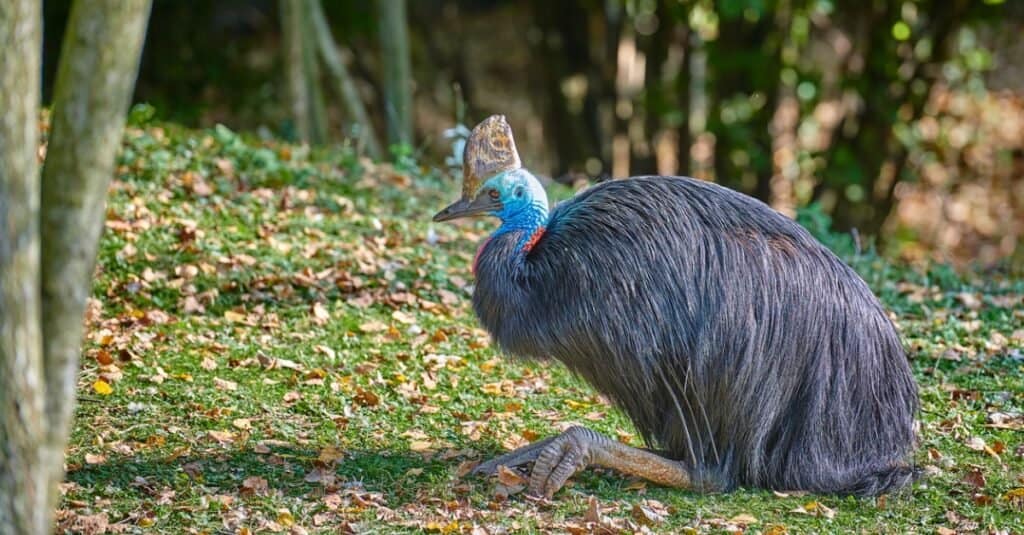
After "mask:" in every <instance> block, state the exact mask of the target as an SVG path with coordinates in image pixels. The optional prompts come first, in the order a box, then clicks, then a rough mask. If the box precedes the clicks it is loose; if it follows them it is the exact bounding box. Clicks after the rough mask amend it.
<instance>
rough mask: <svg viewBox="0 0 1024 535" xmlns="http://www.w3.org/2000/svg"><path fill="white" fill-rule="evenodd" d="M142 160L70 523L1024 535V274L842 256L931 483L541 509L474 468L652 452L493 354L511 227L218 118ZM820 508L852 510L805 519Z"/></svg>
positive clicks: (584, 391)
mask: <svg viewBox="0 0 1024 535" xmlns="http://www.w3.org/2000/svg"><path fill="white" fill-rule="evenodd" d="M125 148H126V150H125V151H124V155H123V157H122V161H121V163H120V167H119V171H118V178H117V180H116V182H115V184H114V187H113V188H112V193H111V196H110V200H109V207H108V216H107V227H108V228H107V231H106V232H105V234H104V237H103V240H102V243H101V247H100V259H99V265H98V267H97V275H96V280H95V288H94V290H95V297H96V299H95V302H94V303H93V306H92V308H91V312H90V318H89V327H88V339H87V343H86V352H85V359H84V362H83V367H82V374H81V380H80V388H79V395H80V403H79V406H78V412H77V418H76V421H75V428H74V432H73V436H72V443H71V445H70V447H69V450H68V453H69V457H68V478H67V481H68V482H67V483H66V484H65V486H64V489H63V492H64V499H63V503H62V510H61V513H60V518H61V521H62V526H63V527H64V528H65V529H67V530H70V531H85V532H88V531H89V530H90V529H93V530H94V532H96V530H97V529H98V528H96V526H98V525H99V526H102V525H103V523H104V522H107V523H109V524H110V525H109V526H108V528H107V529H110V530H119V531H127V532H143V533H186V532H192V533H246V532H253V533H255V532H267V531H269V532H274V531H282V532H286V531H289V530H292V531H295V532H302V531H303V530H305V531H308V532H324V533H336V532H339V531H357V532H360V531H369V532H375V533H378V532H419V531H434V532H445V533H455V532H459V533H499V532H502V531H503V530H504V531H505V532H533V531H549V530H550V531H554V532H565V531H574V530H575V532H587V531H588V530H589V529H590V528H593V527H594V526H589V528H588V527H587V526H586V525H585V522H586V520H585V515H586V513H587V510H588V508H589V507H590V502H591V499H594V500H596V504H598V506H599V508H600V510H601V514H602V517H603V519H604V520H603V521H604V524H605V526H606V527H607V528H609V530H610V531H612V532H614V531H617V530H619V529H622V530H625V531H636V530H640V529H641V522H640V521H639V520H638V519H637V517H635V516H634V510H637V511H639V509H640V506H646V507H648V509H650V510H654V511H660V512H662V513H664V518H663V519H658V520H656V521H655V522H654V523H653V524H651V525H650V526H648V527H645V528H643V529H649V530H651V531H654V532H699V533H715V532H726V531H734V530H737V529H743V530H745V531H746V532H749V533H754V532H764V533H783V532H789V533H805V532H806V533H811V532H814V533H820V532H833V533H848V532H854V531H858V532H859V531H866V532H888V533H906V532H918V533H934V532H937V531H939V530H941V529H950V530H955V531H958V532H964V531H982V532H990V531H996V530H1000V529H1001V530H1007V531H1009V532H1021V531H1024V520H1022V518H1024V513H1022V511H1021V507H1022V502H1024V497H1022V498H1021V501H1018V502H1016V503H1014V502H1013V501H1012V500H1010V499H1009V498H1008V497H1007V495H1008V493H1011V492H1012V491H1013V490H1014V489H1019V488H1021V487H1024V459H1022V458H1024V441H1022V434H1024V433H1022V431H1021V423H1022V420H1021V413H1022V412H1024V340H1022V339H1024V332H1021V331H1019V329H1021V328H1022V325H1024V302H1022V299H1024V283H1022V282H1021V281H1013V280H1005V279H1002V278H1000V277H998V276H992V277H986V276H983V275H973V274H968V275H961V274H957V273H955V272H953V271H951V270H949V269H947V268H944V267H942V266H934V267H931V268H929V269H911V268H908V267H901V266H898V265H894V264H892V263H890V262H887V261H884V260H882V259H880V258H878V257H876V256H873V255H861V256H852V253H851V256H850V261H851V262H852V263H853V264H854V265H855V266H856V267H857V269H858V270H859V271H860V272H861V273H862V274H863V275H864V276H865V278H866V279H867V280H868V282H869V283H870V284H871V285H872V287H873V288H874V289H875V291H876V292H877V293H878V295H879V296H880V297H881V298H882V299H883V300H884V301H885V303H886V305H887V307H888V309H889V310H891V311H892V312H893V314H894V315H895V317H896V318H897V321H898V323H899V325H900V327H901V329H902V331H903V334H904V337H905V340H906V343H907V345H908V347H909V349H910V354H911V355H912V357H913V367H914V370H915V372H916V375H917V378H918V379H919V381H920V386H921V395H922V399H923V403H924V410H923V412H922V414H921V417H922V422H921V435H922V442H923V443H922V445H921V448H920V450H919V452H918V454H917V460H918V462H919V463H920V464H921V465H922V466H923V467H925V469H926V470H927V472H928V477H927V478H926V479H925V480H924V481H923V482H922V483H921V484H919V485H917V486H915V488H914V489H913V492H912V493H911V494H909V495H906V496H892V497H887V498H885V499H883V500H868V499H853V498H836V497H831V496H824V497H812V496H789V497H780V496H777V495H775V494H773V493H771V492H765V491H757V490H741V491H738V492H734V493H731V494H726V495H708V496H702V495H698V494H694V493H690V492H684V491H679V490H672V489H663V488H657V487H653V486H645V485H638V484H637V483H636V482H635V481H629V480H626V479H623V478H620V477H618V476H616V475H614V474H611V473H607V472H600V471H593V470H591V471H587V472H585V473H583V474H580V475H579V476H577V477H576V478H574V480H573V482H572V483H571V484H570V485H569V486H568V487H567V488H566V490H563V491H562V492H560V493H559V494H558V495H556V497H555V499H554V500H553V502H552V503H550V504H537V503H534V502H532V501H530V500H527V499H525V498H524V497H523V495H522V494H515V495H513V496H511V497H508V498H503V497H502V496H500V495H496V482H495V481H490V480H482V479H476V478H465V479H463V478H459V477H458V472H459V469H460V466H462V465H463V463H464V462H467V461H472V460H479V459H482V458H485V457H489V456H493V455H495V454H497V453H500V452H502V451H505V449H506V448H509V447H512V446H515V445H518V444H521V443H525V442H526V441H528V440H530V439H534V438H536V437H542V436H546V435H549V434H552V433H556V432H557V431H558V430H559V429H561V428H563V427H564V426H567V425H569V424H570V423H581V424H584V425H587V426H590V427H592V428H595V429H597V430H599V431H602V432H604V433H607V434H610V435H612V436H616V435H618V436H622V437H624V438H628V439H629V440H632V441H633V442H634V443H637V438H636V437H635V433H634V431H633V430H632V428H631V426H630V424H629V422H628V421H627V420H626V419H625V418H624V417H623V416H622V415H621V414H619V413H617V412H616V411H615V410H614V409H612V408H610V407H608V406H606V405H605V404H603V403H602V401H601V400H600V399H598V398H597V397H596V396H595V395H594V393H593V391H592V390H591V389H590V388H589V387H588V386H587V385H586V384H584V383H582V382H581V381H580V380H578V379H575V378H573V377H572V376H571V375H570V374H568V373H567V372H566V371H565V370H564V369H563V368H562V367H561V366H559V365H557V364H555V363H552V364H549V365H546V364H536V363H521V362H515V361H511V360H507V359H504V358H502V357H501V356H500V355H499V354H498V353H497V351H496V350H495V349H494V348H492V347H490V345H489V343H488V340H487V336H486V334H485V333H484V332H483V331H481V330H480V329H479V328H478V327H477V326H476V324H475V319H474V317H473V314H472V311H471V310H470V309H469V307H468V299H469V295H470V293H469V292H470V290H469V287H470V285H471V284H472V277H471V275H470V273H469V269H468V265H469V262H470V260H471V257H472V255H473V252H474V250H475V247H476V245H477V243H478V242H479V240H480V239H481V238H482V237H483V236H484V235H485V233H486V232H487V229H489V228H491V226H492V224H493V223H492V222H476V223H473V224H469V225H460V226H452V225H438V226H432V225H431V223H430V222H429V217H430V215H431V214H432V213H433V212H434V211H436V210H437V209H438V208H439V207H440V206H442V205H443V204H444V203H445V201H447V200H449V197H450V196H451V195H452V194H453V192H454V191H456V190H457V187H456V186H455V185H454V184H452V183H450V181H448V180H447V179H443V178H441V177H440V176H438V175H436V174H434V173H432V172H429V171H425V170H421V169H417V168H415V167H414V166H413V165H412V164H410V163H406V164H404V165H403V168H402V169H397V170H396V169H394V168H392V167H388V166H375V165H372V164H369V163H367V162H360V161H359V160H358V159H357V158H355V157H354V156H353V155H352V154H351V152H350V151H348V150H347V149H346V148H345V147H340V148H337V149H332V150H324V151H319V150H317V151H313V152H312V153H306V152H304V151H303V150H302V149H300V148H297V147H292V146H287V145H278V144H274V143H262V142H258V141H253V140H247V139H244V138H243V137H240V136H238V135H236V134H234V133H232V132H230V131H228V130H226V129H217V130H213V131H207V132H190V131H180V130H178V129H176V128H174V127H170V126H168V127H149V128H146V129H140V128H133V129H130V130H129V132H128V134H127V135H126V141H125ZM566 194H567V192H565V191H559V192H558V193H557V195H559V196H564V195H566ZM823 237H824V238H825V239H826V240H832V241H830V245H832V246H833V247H835V248H836V249H837V250H842V249H843V248H844V247H845V245H844V244H843V242H842V240H841V239H839V238H835V237H828V236H823ZM1015 333H1016V334H1015ZM101 379H102V380H103V381H104V382H105V383H107V384H110V385H111V387H112V392H111V393H109V394H102V393H100V392H99V391H98V390H103V387H104V385H103V384H97V380H101ZM97 387H99V389H97ZM1000 415H1002V416H1000ZM1000 418H1002V420H1000ZM999 421H1002V422H1003V428H1000V427H993V426H992V425H990V424H991V423H992V422H999ZM631 435H632V436H631ZM983 446H987V447H988V451H987V452H986V451H985V450H984V449H981V450H980V451H978V448H983ZM972 448H973V449H972ZM972 474H973V475H972ZM978 474H980V475H981V476H982V477H983V479H984V481H983V482H982V481H981V478H979V477H978ZM591 497H593V498H591ZM808 502H819V503H820V504H822V505H824V506H826V507H827V508H828V509H829V510H831V511H832V512H834V514H831V513H830V514H824V513H825V512H826V510H824V509H818V510H816V511H812V512H814V513H816V514H804V513H801V512H794V510H795V509H798V508H800V507H802V506H806V505H807V504H808ZM810 509H814V508H813V507H810ZM299 527H301V528H302V529H299ZM474 529H476V531H474Z"/></svg>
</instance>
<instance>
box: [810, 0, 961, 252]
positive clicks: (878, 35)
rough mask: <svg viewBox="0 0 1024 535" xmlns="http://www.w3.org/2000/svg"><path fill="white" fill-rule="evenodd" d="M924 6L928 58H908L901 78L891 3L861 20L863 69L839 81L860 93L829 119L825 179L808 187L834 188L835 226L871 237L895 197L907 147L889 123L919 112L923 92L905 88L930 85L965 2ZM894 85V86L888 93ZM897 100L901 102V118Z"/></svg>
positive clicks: (895, 8) (911, 119)
mask: <svg viewBox="0 0 1024 535" xmlns="http://www.w3.org/2000/svg"><path fill="white" fill-rule="evenodd" d="M929 7H930V9H926V10H925V12H927V13H929V16H930V21H929V24H928V25H926V26H925V27H924V28H922V29H921V30H919V31H920V35H922V39H923V38H927V39H928V40H929V41H930V42H931V50H932V52H931V55H930V57H925V58H923V59H919V60H917V61H916V63H914V64H913V68H912V70H911V72H910V75H909V76H907V77H906V79H905V80H899V79H898V78H897V76H895V73H894V67H893V65H892V64H891V61H892V58H893V57H896V51H895V49H896V46H897V45H896V44H895V43H894V41H893V40H892V38H891V36H890V31H891V30H890V28H891V27H892V25H893V24H894V23H895V21H897V20H900V17H901V12H900V9H899V7H898V5H890V4H881V5H880V6H879V8H878V9H876V10H874V11H873V12H872V13H871V15H870V17H871V18H870V19H869V20H867V21H865V24H867V31H866V32H865V34H866V37H865V38H864V39H863V42H862V43H859V45H860V46H861V50H862V54H864V56H865V62H864V63H865V66H864V70H863V72H858V73H849V74H848V75H847V78H848V79H847V81H846V83H847V84H848V85H849V86H850V87H851V88H852V89H853V90H855V91H857V93H858V94H859V95H860V97H861V100H862V105H861V106H860V108H859V109H858V110H857V111H856V112H854V113H853V114H850V115H847V116H846V117H844V118H843V119H842V121H841V122H840V124H839V125H837V126H836V128H835V133H834V134H833V137H832V141H831V144H830V146H829V147H828V148H827V149H826V157H825V162H826V168H825V169H824V170H823V172H822V173H821V175H822V176H823V177H825V179H824V180H823V181H822V183H821V184H820V185H819V186H818V187H817V188H816V190H815V198H816V199H817V198H820V197H821V196H822V195H823V194H824V193H825V192H826V191H828V190H830V189H831V190H832V191H833V192H834V194H835V195H836V204H835V207H834V209H833V211H832V221H833V226H834V227H835V228H836V229H837V230H842V231H846V230H850V229H854V228H856V229H858V230H859V231H860V232H861V233H862V234H866V235H872V236H875V235H877V234H878V232H879V231H880V230H881V228H882V225H883V224H884V223H885V220H886V219H887V218H888V216H889V212H891V211H892V208H893V206H894V204H895V198H894V195H895V190H896V185H897V184H898V183H899V181H900V178H901V175H902V173H903V170H904V169H905V167H906V163H907V160H908V157H909V154H908V152H907V148H906V147H905V146H903V144H902V143H900V141H899V140H898V139H896V135H895V131H894V129H893V126H894V125H895V124H896V123H898V122H905V123H913V122H914V121H916V120H918V119H919V118H920V117H921V113H922V112H923V110H924V106H925V104H926V102H927V100H928V96H929V94H930V91H925V92H923V93H916V94H915V93H913V92H912V91H911V90H910V89H911V87H912V85H913V84H914V82H925V84H926V85H927V87H929V88H931V87H932V86H933V85H934V84H935V82H936V79H937V77H938V75H939V71H940V66H941V65H942V64H943V63H945V61H946V58H947V57H948V55H949V52H950V41H951V39H952V38H953V37H954V35H955V32H956V29H957V28H958V27H959V25H960V24H961V23H962V21H963V19H964V15H965V13H966V11H967V10H968V8H969V7H970V3H969V2H968V1H967V0H956V1H954V2H948V3H943V4H942V5H941V6H938V5H932V6H929ZM925 36H926V37H925ZM894 86H895V87H897V88H899V92H893V90H892V88H893V87H894ZM901 107H906V109H905V110H904V117H903V118H900V115H901V113H900V108H901ZM886 164H891V170H889V171H888V172H887V173H886V176H885V177H882V172H883V169H884V167H885V166H886ZM883 178H884V181H880V179H883ZM829 179H831V180H829ZM848 185H858V186H860V187H861V190H862V192H863V196H862V198H861V199H851V198H849V196H848V195H847V193H846V186H848Z"/></svg>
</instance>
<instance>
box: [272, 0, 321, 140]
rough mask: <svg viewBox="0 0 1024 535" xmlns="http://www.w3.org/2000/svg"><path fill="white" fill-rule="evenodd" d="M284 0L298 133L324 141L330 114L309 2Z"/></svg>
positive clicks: (292, 107) (290, 90) (291, 102)
mask: <svg viewBox="0 0 1024 535" xmlns="http://www.w3.org/2000/svg"><path fill="white" fill-rule="evenodd" d="M309 1H312V0H281V3H280V8H281V34H282V37H283V40H284V70H285V78H286V79H287V80H288V91H287V95H288V99H289V103H288V104H289V106H288V108H289V109H290V110H291V116H292V121H294V123H295V136H296V138H298V139H299V140H301V141H306V142H311V143H323V142H324V141H326V139H327V122H326V121H327V117H326V115H325V112H324V102H323V92H322V91H321V90H320V76H319V68H318V67H317V63H316V51H315V50H314V48H313V44H314V41H313V39H314V36H313V35H312V33H313V32H312V31H311V30H312V24H311V21H310V17H309V13H308V12H309V9H307V5H306V2H309Z"/></svg>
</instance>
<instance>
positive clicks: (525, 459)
mask: <svg viewBox="0 0 1024 535" xmlns="http://www.w3.org/2000/svg"><path fill="white" fill-rule="evenodd" d="M556 438H558V437H550V438H546V439H544V440H538V441H537V442H534V443H532V444H527V445H526V446H523V447H521V448H518V449H516V450H514V451H511V452H509V453H506V454H504V455H500V456H498V457H495V458H493V459H491V460H489V461H486V462H483V463H480V464H479V465H477V467H476V468H474V469H473V470H472V471H471V472H470V473H471V474H473V475H478V476H492V475H494V474H496V473H498V467H499V466H507V467H510V468H513V467H517V466H523V465H524V464H529V463H532V462H534V461H536V460H537V456H538V455H540V452H541V450H543V449H544V446H547V445H548V444H549V443H551V441H553V440H555V439H556Z"/></svg>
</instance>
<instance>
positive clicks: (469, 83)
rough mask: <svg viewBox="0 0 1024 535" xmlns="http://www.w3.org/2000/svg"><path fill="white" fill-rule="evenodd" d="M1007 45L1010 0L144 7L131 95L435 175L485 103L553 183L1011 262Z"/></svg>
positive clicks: (1015, 84)
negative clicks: (654, 181) (720, 201)
mask: <svg viewBox="0 0 1024 535" xmlns="http://www.w3.org/2000/svg"><path fill="white" fill-rule="evenodd" d="M44 6H45V17H46V19H45V27H47V28H61V27H63V24H64V20H65V19H66V17H67V12H68V2H60V1H47V2H45V3H44ZM1022 36H1024V2H1021V1H1019V0H903V1H898V0H858V1H854V0H720V1H712V0H527V1H513V0H409V1H408V2H406V1H405V0H377V1H326V2H323V4H322V5H321V4H320V2H319V0H281V1H280V2H275V1H272V0H220V1H217V2H180V1H177V0H155V2H154V6H153V13H152V20H151V23H150V27H149V34H148V36H147V42H146V47H145V52H144V56H143V60H142V66H141V72H140V77H139V82H138V85H137V89H136V96H135V99H136V101H140V102H148V103H150V104H151V105H152V106H153V107H154V108H155V110H156V113H157V115H158V117H159V118H161V119H164V120H170V121H175V122H180V123H182V124H185V125H191V126H211V125H214V124H217V123H223V124H225V125H228V126H229V127H231V128H232V129H249V130H253V131H256V132H259V133H260V135H263V136H268V137H271V136H282V137H286V138H299V139H305V140H308V141H311V142H314V143H332V144H336V143H344V144H350V145H351V146H352V147H353V149H354V150H356V151H360V152H362V153H365V154H367V155H368V156H376V157H384V158H390V159H393V158H401V159H403V161H405V160H407V159H408V158H409V156H410V155H412V156H415V157H417V158H418V159H419V161H420V162H422V163H425V164H435V165H439V164H441V162H442V161H443V159H444V157H445V156H446V155H448V154H450V153H451V148H450V147H451V140H450V139H448V138H446V137H445V136H444V134H443V133H444V132H445V130H446V129H448V128H451V127H452V126H454V125H456V124H466V125H469V126H472V124H474V123H475V121H477V120H479V119H481V118H483V117H485V116H486V115H488V114H491V113H504V114H506V115H507V116H508V117H509V119H510V121H511V123H512V124H513V126H514V128H515V129H516V131H517V136H518V141H519V144H520V150H521V151H522V152H523V156H524V159H525V161H526V162H527V163H528V165H529V166H530V167H531V168H532V169H533V170H535V171H536V172H538V173H539V174H541V175H543V176H546V177H550V178H552V179H553V180H557V181H560V182H563V183H570V184H577V185H579V184H583V183H587V182H589V181H593V180H604V179H608V178H619V177H624V176H629V175H637V174H651V173H660V174H684V175H690V176H695V177H700V178H704V179H707V180H714V181H717V182H719V183H722V184H724V185H726V186H728V187H731V188H734V189H737V190H740V191H743V192H745V193H748V194H750V195H753V196H756V197H758V198H760V199H762V200H764V201H765V202H767V203H769V204H771V205H772V206H773V207H775V208H776V209H778V210H780V211H782V212H784V213H787V214H790V215H793V216H795V215H796V214H797V212H798V211H800V212H801V213H802V214H805V215H806V214H811V215H810V216H807V217H810V218H811V219H813V220H815V221H819V220H821V218H824V220H825V221H826V222H828V221H831V224H832V225H833V227H834V228H835V229H837V230H841V231H851V232H852V236H853V237H854V239H855V241H856V242H858V243H860V242H861V241H871V240H876V239H877V242H876V243H880V244H881V246H882V247H883V248H884V249H885V250H886V251H887V252H889V253H891V254H898V255H901V256H904V257H906V258H908V259H911V260H921V259H926V258H938V259H941V260H944V261H951V262H953V263H956V264H961V265H963V264H981V265H983V266H986V267H992V268H996V269H1005V268H1009V269H1015V270H1019V269H1022V266H1024V44H1022V43H1024V39H1022ZM60 38H61V36H60V35H59V34H58V33H57V32H47V35H46V45H45V51H44V58H45V68H46V69H45V70H46V72H45V74H44V85H45V87H46V88H47V90H48V89H49V88H50V84H51V82H52V75H53V70H54V67H55V65H56V60H57V54H58V52H59V50H60V43H59V40H60ZM47 98H48V97H47ZM381 147H387V148H386V149H382V148H381Z"/></svg>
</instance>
